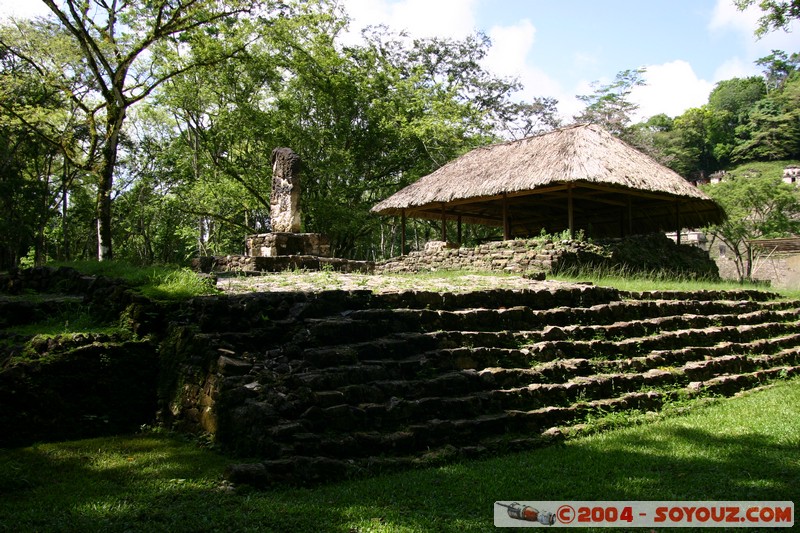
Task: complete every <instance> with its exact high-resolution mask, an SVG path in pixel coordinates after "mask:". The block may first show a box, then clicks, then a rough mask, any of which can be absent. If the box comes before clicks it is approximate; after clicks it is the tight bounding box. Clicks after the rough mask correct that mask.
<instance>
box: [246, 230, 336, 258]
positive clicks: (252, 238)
mask: <svg viewBox="0 0 800 533" xmlns="http://www.w3.org/2000/svg"><path fill="white" fill-rule="evenodd" d="M245 248H246V254H247V255H248V256H250V257H277V256H283V255H312V256H316V257H330V255H331V244H330V240H329V239H328V237H326V236H325V235H322V234H320V233H280V232H274V233H259V234H257V235H248V236H247V239H246V240H245Z"/></svg>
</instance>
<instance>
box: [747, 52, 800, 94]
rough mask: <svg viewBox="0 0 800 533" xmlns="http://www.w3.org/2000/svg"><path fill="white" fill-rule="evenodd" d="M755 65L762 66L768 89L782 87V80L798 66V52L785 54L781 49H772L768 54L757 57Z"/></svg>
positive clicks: (799, 58)
mask: <svg viewBox="0 0 800 533" xmlns="http://www.w3.org/2000/svg"><path fill="white" fill-rule="evenodd" d="M756 65H759V66H760V67H763V68H764V79H765V81H766V87H767V90H769V91H774V90H776V89H781V88H783V84H784V82H785V81H786V80H787V79H789V76H791V75H792V73H793V72H797V69H798V66H800V54H798V53H794V54H792V55H787V54H786V52H783V51H782V50H773V51H772V53H771V54H770V55H768V56H764V57H762V58H759V59H758V60H757V61H756Z"/></svg>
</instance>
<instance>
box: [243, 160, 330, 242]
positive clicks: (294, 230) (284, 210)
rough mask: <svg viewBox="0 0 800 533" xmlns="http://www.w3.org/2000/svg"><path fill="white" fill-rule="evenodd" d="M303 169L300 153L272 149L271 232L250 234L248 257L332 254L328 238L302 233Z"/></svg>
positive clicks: (248, 238) (317, 234)
mask: <svg viewBox="0 0 800 533" xmlns="http://www.w3.org/2000/svg"><path fill="white" fill-rule="evenodd" d="M300 170H301V162H300V156H299V155H297V154H296V153H295V152H294V150H292V149H291V148H285V147H281V148H275V149H274V150H273V151H272V193H271V195H270V222H271V225H272V232H270V233H259V234H256V235H248V236H247V238H246V242H245V248H246V250H247V252H246V253H247V255H248V256H250V257H276V256H286V255H311V256H318V257H330V250H331V247H330V241H329V240H328V238H327V237H325V236H324V235H321V234H319V233H301V223H300V197H301V185H300Z"/></svg>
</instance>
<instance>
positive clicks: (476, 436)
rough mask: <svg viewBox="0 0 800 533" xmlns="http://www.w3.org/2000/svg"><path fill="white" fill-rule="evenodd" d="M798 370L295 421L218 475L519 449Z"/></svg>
mask: <svg viewBox="0 0 800 533" xmlns="http://www.w3.org/2000/svg"><path fill="white" fill-rule="evenodd" d="M797 375H800V366H797V365H794V366H791V365H790V366H783V367H775V368H771V369H768V370H759V371H755V372H750V373H744V374H736V375H723V376H719V377H716V378H712V379H710V380H707V381H705V382H703V383H693V384H691V386H688V387H685V388H683V389H674V390H669V391H657V390H649V391H637V392H628V393H624V394H621V395H619V396H616V397H614V398H606V399H602V400H595V401H586V402H577V403H574V404H571V405H568V406H562V407H542V408H537V409H532V410H510V411H506V412H502V413H496V414H491V415H483V416H480V417H474V418H469V419H460V420H429V421H425V422H423V423H420V424H414V425H409V426H407V427H405V428H403V429H399V430H396V431H390V432H380V431H376V430H374V429H370V430H365V431H354V432H349V433H343V434H334V435H331V434H328V435H324V436H318V435H314V434H312V433H308V432H306V428H304V427H303V426H302V425H301V424H295V425H293V426H292V428H284V429H283V431H284V433H286V434H288V435H291V436H292V438H291V439H287V440H286V441H285V442H284V444H283V445H279V446H277V447H276V448H275V449H278V450H280V451H279V452H278V453H276V454H275V455H276V456H279V457H280V458H273V459H269V456H265V458H267V460H265V461H262V462H260V463H248V464H242V465H233V467H231V468H229V469H228V470H227V471H226V473H225V477H226V479H228V480H229V481H231V482H234V483H249V484H253V485H260V486H268V485H271V484H276V483H279V484H287V483H288V484H303V485H304V484H308V483H318V482H324V481H328V480H334V479H342V478H343V477H347V476H351V475H356V474H363V473H365V472H377V471H380V472H386V471H389V470H394V469H407V468H409V467H412V466H423V465H435V464H439V463H441V462H448V461H453V460H455V459H459V458H473V457H479V456H484V455H486V454H494V453H498V452H508V451H522V450H530V449H532V448H535V447H538V446H541V445H543V444H547V443H552V442H554V441H557V440H559V439H560V438H563V432H562V429H563V430H565V431H566V430H568V431H569V432H570V433H576V432H579V431H581V429H582V428H583V427H584V424H583V420H584V419H585V417H586V416H587V415H588V414H604V413H609V412H614V411H618V412H620V411H628V410H634V409H635V410H639V411H657V410H660V409H661V407H662V406H663V404H664V403H665V402H667V401H670V400H673V399H676V398H678V397H684V398H686V397H692V396H697V395H702V394H709V393H713V394H721V395H726V396H729V395H733V394H736V393H737V392H739V391H741V390H746V389H750V388H754V387H757V386H760V385H763V384H766V383H769V382H770V381H772V380H774V379H778V378H780V377H783V376H788V377H791V376H797Z"/></svg>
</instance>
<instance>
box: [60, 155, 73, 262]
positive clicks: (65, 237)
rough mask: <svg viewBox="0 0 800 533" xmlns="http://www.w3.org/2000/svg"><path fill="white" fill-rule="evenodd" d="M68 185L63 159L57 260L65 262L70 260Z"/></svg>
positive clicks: (67, 166) (65, 161) (66, 170)
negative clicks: (59, 237)
mask: <svg viewBox="0 0 800 533" xmlns="http://www.w3.org/2000/svg"><path fill="white" fill-rule="evenodd" d="M68 183H69V163H68V162H67V158H66V157H65V158H64V168H63V174H62V175H61V254H59V255H60V256H61V257H59V259H63V260H66V261H69V260H70V253H69V233H68V226H69V224H68V223H67V216H68V215H67V207H68V206H69V199H68V194H69V187H68V186H67V184H68Z"/></svg>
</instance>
